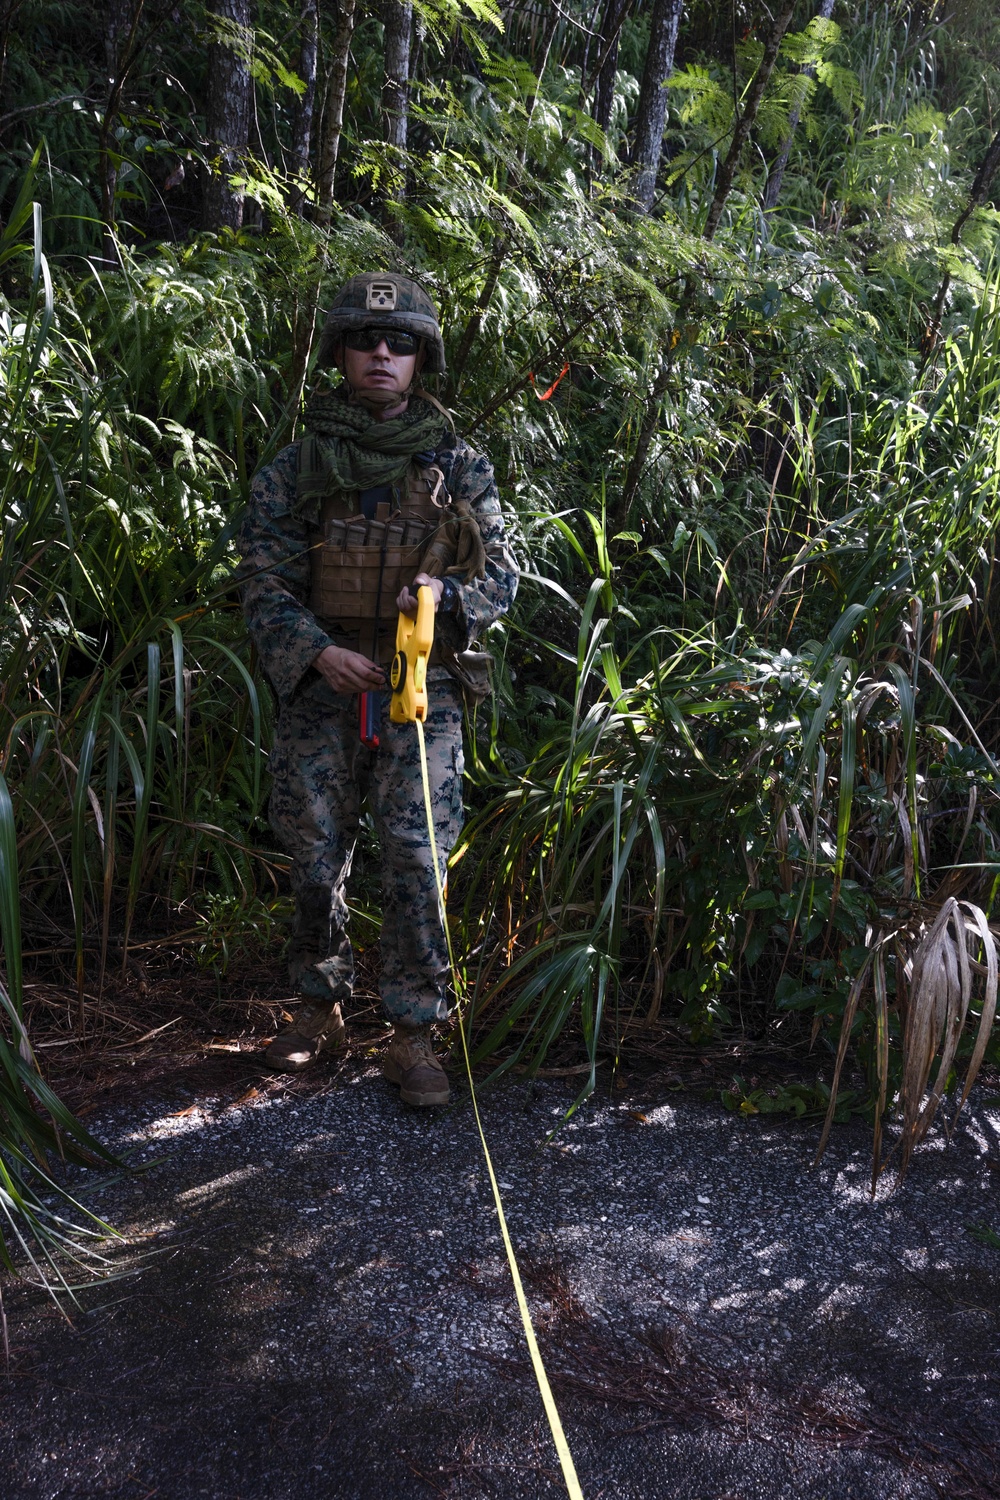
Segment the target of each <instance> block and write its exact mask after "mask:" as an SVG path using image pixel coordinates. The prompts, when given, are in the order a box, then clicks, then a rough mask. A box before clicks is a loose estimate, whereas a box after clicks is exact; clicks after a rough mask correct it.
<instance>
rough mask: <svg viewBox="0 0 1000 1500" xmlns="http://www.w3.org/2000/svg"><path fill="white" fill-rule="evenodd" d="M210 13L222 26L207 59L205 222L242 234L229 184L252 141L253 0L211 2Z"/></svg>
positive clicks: (237, 197)
mask: <svg viewBox="0 0 1000 1500" xmlns="http://www.w3.org/2000/svg"><path fill="white" fill-rule="evenodd" d="M209 13H210V14H211V15H214V16H215V17H216V18H217V19H218V21H219V22H220V23H221V25H220V27H219V32H220V35H219V40H218V41H215V42H213V43H212V45H211V47H210V48H209V54H208V108H207V110H206V118H205V135H206V137H207V142H208V153H209V156H210V158H211V159H212V164H211V170H210V172H209V175H208V176H207V178H206V180H205V196H204V199H203V202H202V223H203V225H204V227H205V228H206V229H215V230H218V229H232V230H237V229H239V228H240V227H241V225H242V223H243V194H242V193H241V192H239V191H237V190H235V189H233V188H232V187H230V185H229V179H230V177H231V176H232V175H233V174H234V173H236V172H238V171H239V169H240V167H241V166H242V164H243V159H244V157H245V155H246V149H247V142H248V141H249V138H250V89H251V82H250V53H251V49H252V46H253V34H252V32H251V29H250V0H210V5H209Z"/></svg>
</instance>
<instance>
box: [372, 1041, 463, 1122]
mask: <svg viewBox="0 0 1000 1500" xmlns="http://www.w3.org/2000/svg"><path fill="white" fill-rule="evenodd" d="M382 1072H383V1073H384V1074H385V1076H386V1078H388V1080H389V1082H390V1083H397V1084H398V1085H399V1097H400V1099H402V1101H403V1103H404V1104H414V1105H416V1106H417V1108H418V1109H420V1108H424V1109H429V1108H432V1107H433V1106H434V1105H435V1104H447V1103H448V1079H447V1078H446V1077H445V1071H444V1068H442V1066H441V1064H440V1063H439V1062H438V1060H437V1058H436V1057H435V1056H434V1044H433V1042H432V1041H431V1034H430V1032H429V1031H428V1030H426V1029H423V1030H419V1031H413V1030H410V1029H407V1028H406V1027H403V1026H396V1027H394V1029H393V1033H392V1041H391V1042H390V1043H389V1050H388V1052H387V1053H386V1054H385V1062H384V1063H383V1064H382Z"/></svg>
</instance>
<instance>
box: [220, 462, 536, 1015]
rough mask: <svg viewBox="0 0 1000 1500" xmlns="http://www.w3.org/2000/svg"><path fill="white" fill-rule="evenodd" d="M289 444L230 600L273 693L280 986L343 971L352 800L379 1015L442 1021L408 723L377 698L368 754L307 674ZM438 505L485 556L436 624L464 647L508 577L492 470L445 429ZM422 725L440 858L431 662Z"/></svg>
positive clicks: (302, 562)
mask: <svg viewBox="0 0 1000 1500" xmlns="http://www.w3.org/2000/svg"><path fill="white" fill-rule="evenodd" d="M297 450H298V445H297V444H292V445H291V446H289V447H287V448H285V449H283V450H282V451H281V452H280V453H279V454H278V455H277V457H276V458H275V460H274V462H273V463H271V464H269V465H267V466H266V467H265V468H263V469H261V470H260V472H259V473H258V474H257V475H256V477H255V479H254V481H253V485H252V489H251V498H250V504H249V506H248V509H247V513H246V516H245V518H244V521H243V525H242V528H241V532H240V542H239V545H240V551H241V553H242V558H243V561H242V565H241V570H240V571H241V576H242V578H243V580H244V581H243V607H244V613H245V616H246V621H247V626H248V628H249V631H250V635H251V637H252V638H253V641H254V643H255V645H256V647H257V651H258V653H259V655H260V659H261V662H262V664H263V666H264V670H265V671H266V673H267V676H268V678H269V679H270V681H271V683H272V685H273V687H274V690H275V692H276V694H277V697H278V701H279V705H280V713H279V721H278V727H277V733H276V739H275V746H274V750H273V754H272V759H271V770H272V775H273V790H272V793H271V804H270V819H271V824H272V827H273V829H274V831H275V834H276V836H277V837H278V839H279V840H280V842H281V844H282V845H283V847H284V848H285V849H286V851H287V852H288V853H289V854H290V855H291V857H292V861H293V863H292V885H293V890H294V893H295V923H294V928H293V933H292V940H291V946H290V953H289V961H290V971H291V979H292V983H293V985H294V986H295V987H296V989H297V991H298V993H299V994H300V995H302V996H303V998H304V999H306V1000H315V1001H323V1002H327V1001H342V1000H346V999H347V998H349V996H350V993H351V986H352V981H353V976H354V963H353V957H352V953H351V946H350V942H349V940H348V937H347V933H346V930H345V928H346V923H347V908H346V904H345V900H344V892H345V885H346V881H347V877H348V875H349V872H350V866H351V857H352V854H353V851H354V846H355V842H356V839H357V834H358V823H359V816H360V812H361V806H362V802H363V800H364V798H365V797H366V796H367V799H368V806H369V808H370V810H371V813H372V816H373V819H374V822H375V827H376V831H377V833H378V838H379V846H380V853H381V872H382V889H383V912H382V935H381V952H382V981H381V993H382V1000H383V1003H384V1005H385V1009H386V1011H387V1013H388V1015H389V1016H390V1018H391V1019H392V1020H393V1021H394V1022H396V1023H397V1024H399V1025H402V1026H404V1027H405V1026H411V1027H412V1026H422V1025H425V1024H427V1023H429V1022H431V1021H434V1020H443V1019H444V1018H445V1017H446V1016H447V1011H448V1002H447V995H446V985H447V975H448V957H447V948H446V945H445V941H444V933H443V928H442V923H441V914H440V909H439V902H438V897H437V891H436V887H435V882H434V871H433V866H432V863H431V852H430V847H429V842H428V838H427V820H426V813H425V809H424V798H423V782H422V779H421V774H420V761H419V753H418V744H417V734H416V728H415V726H414V725H413V724H393V723H392V722H391V721H390V718H389V692H388V688H387V690H386V691H385V692H384V693H383V695H382V715H381V724H380V727H379V736H380V741H381V748H380V749H378V750H375V751H372V750H369V749H366V748H365V747H364V746H363V745H362V744H361V742H360V739H359V735H358V706H357V705H358V700H357V695H356V694H354V693H350V694H347V693H335V692H334V691H333V689H332V688H331V687H330V686H329V685H328V684H327V683H326V682H325V681H324V679H323V678H322V677H321V676H320V674H319V673H318V672H317V671H316V670H315V668H314V667H313V666H312V663H313V661H314V660H315V659H316V657H317V656H318V655H319V654H320V652H321V651H323V650H324V649H325V648H326V647H327V646H329V645H331V644H334V641H333V638H332V637H331V636H330V635H328V634H327V632H326V630H325V629H324V628H323V626H322V625H321V624H320V622H319V621H318V620H317V618H316V617H315V615H314V614H313V613H312V612H311V610H310V608H309V590H310V560H309V554H308V547H309V540H310V534H311V527H313V526H314V525H315V523H316V520H317V517H316V514H315V508H314V510H313V514H311V515H310V514H309V513H307V510H305V509H303V507H301V506H299V505H298V504H297V497H296V464H297ZM434 462H435V464H436V465H437V466H438V467H439V468H440V469H441V471H442V473H443V475H444V479H445V484H446V486H447V489H448V492H449V494H450V495H451V496H452V497H453V499H455V500H458V499H463V498H464V499H466V500H467V501H468V502H469V505H470V507H471V510H472V513H473V515H474V516H475V517H476V519H477V521H478V524H479V529H480V534H481V536H482V539H483V542H484V544H485V548H486V566H485V577H477V578H475V579H473V580H472V581H471V582H463V581H459V580H456V583H457V590H458V600H459V603H458V610H457V612H456V613H455V614H449V615H442V614H439V615H438V617H437V620H436V623H435V629H436V632H437V633H438V635H439V636H442V637H444V638H445V639H446V640H447V641H448V642H449V644H450V645H452V646H453V647H454V649H455V650H458V651H460V650H465V649H467V648H468V647H469V646H470V645H471V643H472V642H473V641H475V640H476V639H477V638H478V637H479V636H480V635H481V634H482V632H483V631H484V630H485V629H486V628H487V627H488V626H489V625H490V624H492V623H493V621H494V620H496V619H498V618H499V617H500V616H501V615H502V614H503V613H504V612H505V611H506V610H507V609H508V608H509V607H510V604H511V602H512V600H513V598H514V593H515V590H516V588H517V580H518V569H517V565H516V563H515V561H514V559H513V557H512V555H511V553H510V550H509V548H508V545H507V540H506V536H505V531H504V523H503V518H502V516H501V513H500V502H499V496H498V493H497V487H496V483H495V480H494V477H493V469H492V466H491V465H490V463H489V461H488V460H487V459H486V458H484V457H483V455H482V454H479V453H476V452H475V451H474V450H473V449H472V448H471V447H469V445H468V444H467V443H465V442H463V441H462V440H461V439H455V438H452V437H451V436H449V437H448V438H447V439H446V440H445V443H444V445H443V446H440V447H439V448H438V449H437V451H436V453H435V455H434ZM428 699H429V711H428V716H427V720H426V722H425V736H426V742H427V759H428V769H429V773H430V781H431V791H432V804H433V810H434V822H435V838H436V842H437V846H438V851H439V858H440V859H441V861H442V863H443V861H444V860H446V859H447V857H448V855H449V853H450V852H451V850H452V848H453V847H454V845H455V843H456V841H457V839H458V835H459V832H460V830H461V826H462V773H463V764H464V763H463V755H462V702H461V696H460V691H459V689H458V687H457V685H456V684H455V682H454V681H453V680H452V678H451V677H450V676H449V675H448V673H447V672H446V670H445V669H444V668H443V667H434V666H432V667H431V668H430V670H429V672H428Z"/></svg>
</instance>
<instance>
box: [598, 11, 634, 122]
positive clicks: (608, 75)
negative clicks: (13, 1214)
mask: <svg viewBox="0 0 1000 1500" xmlns="http://www.w3.org/2000/svg"><path fill="white" fill-rule="evenodd" d="M630 9H631V0H606V3H605V6H604V14H603V15H602V17H601V52H600V57H599V64H600V66H599V68H598V72H597V80H596V82H595V84H594V102H593V106H592V108H591V114H592V115H593V117H594V119H595V120H596V122H597V124H598V125H600V127H601V129H602V130H603V131H604V133H605V134H607V131H608V126H609V125H610V124H611V111H612V109H613V108H614V102H615V78H616V77H617V75H618V39H619V37H620V35H621V29H622V26H623V24H624V21H625V17H626V16H627V15H628V13H629V10H630Z"/></svg>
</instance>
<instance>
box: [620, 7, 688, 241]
mask: <svg viewBox="0 0 1000 1500" xmlns="http://www.w3.org/2000/svg"><path fill="white" fill-rule="evenodd" d="M683 8H684V0H654V4H653V15H652V19H651V21H650V28H649V48H648V50H647V52H646V65H645V67H644V68H643V71H642V86H641V88H640V90H639V106H638V109H637V111H636V122H635V150H634V151H633V153H632V159H633V161H634V162H635V164H636V167H637V168H638V172H637V176H636V187H635V202H636V205H637V207H638V208H640V209H641V210H642V212H643V213H649V210H650V209H651V208H652V206H653V195H654V193H655V191H656V174H657V172H658V171H659V169H660V152H661V150H662V149H663V127H664V124H665V123H666V119H667V91H666V89H665V88H664V84H665V83H666V81H667V79H668V78H669V77H670V75H671V73H672V72H673V71H674V51H675V50H676V47H677V31H678V28H679V26H680V23H681V11H682V10H683Z"/></svg>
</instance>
